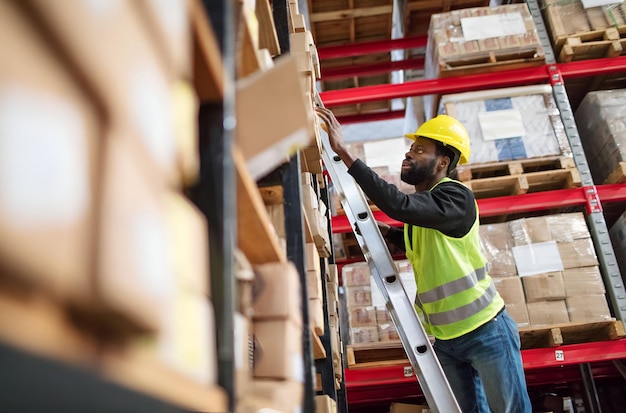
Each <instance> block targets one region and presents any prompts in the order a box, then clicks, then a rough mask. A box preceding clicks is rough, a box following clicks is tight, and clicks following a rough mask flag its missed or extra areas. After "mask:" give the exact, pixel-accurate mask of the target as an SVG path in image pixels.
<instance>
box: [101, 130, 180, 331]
mask: <svg viewBox="0 0 626 413" xmlns="http://www.w3.org/2000/svg"><path fill="white" fill-rule="evenodd" d="M123 133H124V131H120V132H119V133H117V134H111V135H109V136H107V144H106V153H105V157H106V158H105V159H106V165H105V171H104V179H103V191H102V201H101V211H102V212H101V216H100V224H99V225H100V233H99V241H98V246H99V248H98V260H97V264H98V268H97V277H96V283H95V285H96V291H97V293H96V294H97V301H98V302H99V303H100V304H102V305H104V306H105V307H106V308H107V311H108V312H110V313H111V314H112V315H117V316H119V317H120V318H127V319H130V320H133V321H134V322H135V323H137V324H138V325H140V326H142V327H143V328H147V329H156V328H157V326H158V325H159V324H160V320H161V318H162V315H161V314H159V313H160V312H163V311H168V309H167V308H166V305H164V304H165V303H167V302H170V301H171V299H172V293H173V292H174V291H175V285H176V271H175V258H174V250H173V249H172V244H171V238H170V233H169V232H168V229H169V228H168V221H167V212H166V203H165V196H166V194H167V192H166V188H165V187H164V185H163V183H162V182H159V181H158V180H157V179H154V178H152V179H150V178H149V174H148V171H147V170H144V169H141V168H140V166H141V164H139V163H137V162H136V159H137V157H136V156H135V152H134V151H133V146H132V145H131V144H130V141H129V140H128V139H126V138H125V137H124V136H123Z"/></svg>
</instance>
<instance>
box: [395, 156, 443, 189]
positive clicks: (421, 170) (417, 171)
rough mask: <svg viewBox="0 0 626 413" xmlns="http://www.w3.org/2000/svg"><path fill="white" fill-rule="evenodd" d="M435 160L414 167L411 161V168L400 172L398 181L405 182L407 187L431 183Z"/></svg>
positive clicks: (433, 175)
mask: <svg viewBox="0 0 626 413" xmlns="http://www.w3.org/2000/svg"><path fill="white" fill-rule="evenodd" d="M436 164H437V159H436V158H435V159H432V160H431V161H430V162H428V163H427V164H419V165H416V164H415V163H414V162H413V161H411V167H410V169H408V170H404V171H402V173H401V174H400V179H401V180H402V182H406V183H407V184H409V185H419V184H422V183H424V182H431V181H432V180H434V179H435V172H434V171H435V165H436Z"/></svg>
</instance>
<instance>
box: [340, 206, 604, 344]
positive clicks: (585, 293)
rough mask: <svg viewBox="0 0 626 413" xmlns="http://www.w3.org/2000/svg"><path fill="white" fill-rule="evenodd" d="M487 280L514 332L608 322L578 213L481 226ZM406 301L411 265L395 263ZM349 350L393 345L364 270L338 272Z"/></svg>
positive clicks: (387, 319)
mask: <svg viewBox="0 0 626 413" xmlns="http://www.w3.org/2000/svg"><path fill="white" fill-rule="evenodd" d="M480 238H481V247H482V249H483V253H484V254H485V257H486V258H487V261H488V268H489V274H490V275H491V277H492V278H493V280H494V283H495V286H496V289H497V290H498V292H499V293H500V295H501V296H502V297H503V299H504V301H505V303H506V306H507V311H508V312H509V313H510V314H511V316H512V317H513V318H514V319H515V321H516V322H517V324H518V326H519V327H529V326H530V327H532V326H546V325H554V324H561V323H570V322H571V323H587V322H594V321H605V320H611V319H612V318H611V312H610V310H609V307H608V303H607V299H606V296H605V288H604V282H603V280H602V276H601V274H600V270H599V266H598V260H597V257H596V253H595V249H594V245H593V241H592V239H591V236H590V233H589V229H588V228H587V224H586V222H585V218H584V216H583V214H582V213H564V214H557V215H547V216H541V217H531V218H521V219H516V220H512V221H509V222H503V223H497V224H483V225H481V226H480ZM396 265H397V266H398V269H399V274H400V278H401V281H402V284H403V286H404V288H405V290H406V291H407V294H408V295H409V297H410V298H411V299H413V298H414V297H415V293H416V286H415V281H414V278H413V277H414V275H413V271H412V268H411V266H410V264H409V262H408V261H406V260H404V261H397V262H396ZM342 276H343V285H344V287H345V297H346V305H347V309H348V314H349V324H350V339H351V344H356V343H372V342H379V341H390V340H398V336H397V331H396V329H395V327H394V325H393V322H392V320H391V318H390V317H389V313H388V311H387V310H386V309H385V303H384V301H383V299H382V296H381V294H380V292H379V290H378V288H377V286H376V285H375V283H374V281H373V278H372V277H371V274H370V271H369V267H368V266H367V264H365V263H356V264H349V265H346V266H344V267H343V272H342Z"/></svg>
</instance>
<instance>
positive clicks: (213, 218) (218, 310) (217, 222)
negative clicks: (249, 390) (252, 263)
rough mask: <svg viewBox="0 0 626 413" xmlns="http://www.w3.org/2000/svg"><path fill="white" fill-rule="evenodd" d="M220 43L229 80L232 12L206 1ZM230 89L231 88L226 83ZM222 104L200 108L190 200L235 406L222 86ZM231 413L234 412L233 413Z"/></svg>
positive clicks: (222, 371) (227, 138) (226, 104)
mask: <svg viewBox="0 0 626 413" xmlns="http://www.w3.org/2000/svg"><path fill="white" fill-rule="evenodd" d="M203 4H204V9H205V11H206V12H207V15H208V17H209V19H210V20H211V25H212V26H213V29H214V31H215V35H216V37H217V38H218V40H219V46H220V49H221V52H222V60H223V65H224V77H225V78H226V79H231V80H232V78H233V74H234V73H235V70H234V49H235V40H234V29H233V28H234V11H233V3H232V2H231V1H228V0H222V1H214V0H204V1H203ZM228 83H229V84H231V85H232V84H233V82H228ZM224 86H225V87H224V95H223V98H222V100H221V101H217V102H202V103H201V106H200V113H199V135H200V136H199V140H200V142H199V147H200V180H199V183H198V185H197V186H196V187H195V188H193V189H192V190H191V194H192V198H193V200H194V201H195V203H196V204H197V205H198V207H199V208H200V210H201V211H202V212H203V213H204V215H205V216H206V217H207V222H208V228H209V231H208V232H209V234H208V237H209V254H210V270H211V290H212V292H213V294H212V301H213V306H214V309H215V325H216V337H217V357H218V383H219V385H220V386H221V387H223V388H224V389H225V390H226V392H227V393H228V397H229V404H230V406H231V407H233V406H234V395H235V385H234V354H233V353H234V345H233V340H234V337H233V314H234V311H235V296H236V295H235V294H236V291H235V288H236V287H235V280H234V276H233V273H234V250H235V242H236V238H235V237H236V233H237V217H236V215H235V211H236V191H234V190H233V188H235V187H236V185H235V167H234V162H233V159H232V156H231V148H232V139H233V130H234V127H235V109H234V108H235V101H234V99H235V94H234V89H232V88H228V87H227V85H226V84H225V85H224ZM231 410H232V409H231Z"/></svg>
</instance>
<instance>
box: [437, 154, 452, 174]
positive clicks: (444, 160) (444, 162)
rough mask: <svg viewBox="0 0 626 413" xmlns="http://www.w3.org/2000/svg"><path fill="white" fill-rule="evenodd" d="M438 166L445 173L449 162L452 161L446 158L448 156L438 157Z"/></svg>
mask: <svg viewBox="0 0 626 413" xmlns="http://www.w3.org/2000/svg"><path fill="white" fill-rule="evenodd" d="M439 158H440V159H439V166H440V167H441V169H443V170H445V171H447V170H448V166H449V165H450V162H452V160H451V159H450V158H449V157H448V156H443V155H442V156H440V157H439Z"/></svg>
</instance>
